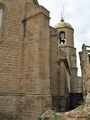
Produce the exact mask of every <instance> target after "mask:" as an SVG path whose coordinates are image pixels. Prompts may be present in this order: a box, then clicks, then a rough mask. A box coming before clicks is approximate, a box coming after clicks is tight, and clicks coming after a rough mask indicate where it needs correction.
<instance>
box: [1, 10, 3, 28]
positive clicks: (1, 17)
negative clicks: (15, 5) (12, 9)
mask: <svg viewBox="0 0 90 120" xmlns="http://www.w3.org/2000/svg"><path fill="white" fill-rule="evenodd" d="M2 14H3V9H0V27H1V23H2Z"/></svg>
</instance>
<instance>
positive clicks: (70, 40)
mask: <svg viewBox="0 0 90 120" xmlns="http://www.w3.org/2000/svg"><path fill="white" fill-rule="evenodd" d="M54 27H55V28H56V29H57V30H58V53H59V55H60V54H61V51H63V52H64V53H65V54H66V57H67V61H68V65H69V68H70V73H71V74H70V77H69V76H68V75H67V74H66V73H64V74H65V76H67V84H68V89H69V93H77V61H76V48H75V47H74V29H73V27H72V26H71V25H70V24H69V23H68V22H65V21H64V19H63V17H61V21H60V22H59V23H58V24H56V25H55V26H54ZM62 69H63V68H62Z"/></svg>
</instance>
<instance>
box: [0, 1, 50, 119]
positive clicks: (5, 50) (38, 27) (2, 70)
mask: <svg viewBox="0 0 90 120" xmlns="http://www.w3.org/2000/svg"><path fill="white" fill-rule="evenodd" d="M33 3H34V4H33ZM35 3H37V2H35V0H34V1H33V0H28V1H27V3H26V0H22V1H21V0H18V1H17V0H16V1H14V0H12V1H11V0H1V1H0V7H1V8H2V9H3V11H4V12H3V18H2V25H1V28H0V29H1V30H0V32H1V33H0V35H1V36H0V113H1V114H0V115H1V116H3V114H4V115H5V114H6V116H7V115H10V116H12V117H14V115H15V116H18V113H19V117H18V119H19V118H20V119H23V120H36V119H37V118H38V117H39V116H40V114H41V113H42V112H43V111H45V110H46V109H48V108H51V96H50V70H49V51H50V40H49V38H50V34H49V33H50V29H49V12H48V11H47V10H46V9H45V8H43V7H41V6H39V5H38V4H35ZM8 119H9V118H8Z"/></svg>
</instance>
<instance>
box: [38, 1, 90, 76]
mask: <svg viewBox="0 0 90 120" xmlns="http://www.w3.org/2000/svg"><path fill="white" fill-rule="evenodd" d="M38 2H39V4H40V5H42V6H44V7H45V8H46V9H48V10H49V11H50V17H51V20H50V25H51V26H52V27H53V26H54V25H56V24H57V23H58V22H59V21H60V19H61V11H62V10H63V7H64V16H65V21H66V22H69V23H70V24H71V25H72V26H73V28H74V43H75V47H76V48H77V66H78V75H81V72H80V63H79V54H78V52H80V51H81V47H82V44H83V43H85V44H86V45H90V42H89V41H90V0H38Z"/></svg>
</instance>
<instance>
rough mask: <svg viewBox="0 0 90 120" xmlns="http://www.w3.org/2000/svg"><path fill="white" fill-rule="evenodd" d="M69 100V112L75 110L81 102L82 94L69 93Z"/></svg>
mask: <svg viewBox="0 0 90 120" xmlns="http://www.w3.org/2000/svg"><path fill="white" fill-rule="evenodd" d="M69 99H70V107H69V109H70V110H73V109H75V108H76V107H78V106H79V105H81V103H82V102H83V93H70V94H69Z"/></svg>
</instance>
